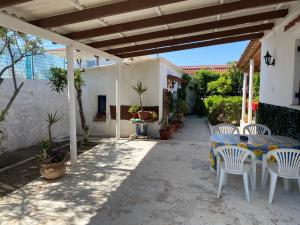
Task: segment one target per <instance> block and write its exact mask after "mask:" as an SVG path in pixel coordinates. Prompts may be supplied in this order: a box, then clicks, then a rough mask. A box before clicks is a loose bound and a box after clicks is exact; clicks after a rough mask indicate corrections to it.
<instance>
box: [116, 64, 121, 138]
mask: <svg viewBox="0 0 300 225" xmlns="http://www.w3.org/2000/svg"><path fill="white" fill-rule="evenodd" d="M116 67H117V73H116V139H117V140H118V139H120V136H121V135H120V130H121V106H120V92H121V63H117V65H116Z"/></svg>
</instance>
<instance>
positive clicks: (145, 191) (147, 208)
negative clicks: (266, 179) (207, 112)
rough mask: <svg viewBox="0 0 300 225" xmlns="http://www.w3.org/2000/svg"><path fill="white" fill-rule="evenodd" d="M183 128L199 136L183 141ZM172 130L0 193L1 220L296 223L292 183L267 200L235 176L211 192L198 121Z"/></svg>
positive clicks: (108, 148) (92, 154)
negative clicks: (248, 191) (165, 137)
mask: <svg viewBox="0 0 300 225" xmlns="http://www.w3.org/2000/svg"><path fill="white" fill-rule="evenodd" d="M197 127H198V128H197ZM190 131H193V132H198V134H199V135H200V136H201V138H199V139H195V138H193V139H192V140H190V141H189V140H188V136H189V134H188V132H190ZM177 135H180V138H181V139H180V138H176V137H175V138H174V139H173V140H171V141H126V140H122V141H120V142H118V143H115V142H114V141H112V140H107V141H104V142H103V144H101V145H99V146H97V147H95V148H93V149H92V150H91V151H88V152H85V153H84V154H82V155H81V156H80V157H79V163H78V165H77V166H76V167H75V168H74V169H72V170H69V171H68V174H67V176H65V177H64V178H62V179H60V180H58V181H55V182H51V183H48V182H46V181H44V180H37V181H34V182H32V183H30V184H28V185H26V186H25V187H24V188H22V189H20V190H17V191H15V192H14V193H12V194H11V195H8V196H6V197H4V198H2V199H1V200H0V218H1V224H5V225H6V224H30V225H34V224H59V225H64V224H89V225H94V224H103V225H112V224H113V225H142V224H145V225H146V224H147V225H168V224H170V225H177V224H178V225H179V224H195V225H196V224H197V225H199V224H222V225H223V224H243V225H247V224H278V225H279V224H285V225H286V224H298V221H299V220H300V216H299V210H300V205H299V203H298V202H299V194H298V193H297V192H296V188H295V187H294V189H293V190H292V192H290V193H286V192H283V191H282V184H281V183H279V185H278V186H279V188H278V193H277V194H276V196H275V199H274V204H273V205H268V203H267V194H266V193H264V192H260V191H258V192H257V193H252V195H251V203H250V204H248V203H246V201H245V197H244V192H243V183H242V179H241V178H240V177H229V183H228V185H227V186H226V187H225V188H224V190H223V194H222V197H221V198H220V199H218V198H217V197H216V184H215V183H216V182H215V179H216V178H215V174H214V173H212V172H211V171H210V169H209V163H208V151H209V143H208V128H207V127H206V124H205V120H204V119H196V118H193V119H190V120H187V121H186V127H185V128H184V129H183V130H182V131H180V132H178V133H177ZM193 135H194V136H195V134H193ZM203 136H205V137H206V138H203ZM296 197H297V198H296Z"/></svg>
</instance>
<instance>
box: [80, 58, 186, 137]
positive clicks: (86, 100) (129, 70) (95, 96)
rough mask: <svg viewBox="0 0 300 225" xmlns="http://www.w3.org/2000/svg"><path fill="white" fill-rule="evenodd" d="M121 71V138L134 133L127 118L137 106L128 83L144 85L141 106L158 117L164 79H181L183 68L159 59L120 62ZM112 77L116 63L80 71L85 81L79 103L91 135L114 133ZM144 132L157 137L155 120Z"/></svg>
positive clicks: (176, 84) (166, 83) (161, 109)
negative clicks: (130, 109) (144, 90)
mask: <svg viewBox="0 0 300 225" xmlns="http://www.w3.org/2000/svg"><path fill="white" fill-rule="evenodd" d="M121 70H122V74H121V82H120V83H121V86H120V97H121V98H120V104H121V122H120V129H121V130H120V133H121V137H129V136H130V135H131V134H133V133H135V125H134V124H132V123H130V121H129V119H130V115H129V116H128V108H129V107H130V106H131V105H135V104H137V105H139V97H138V95H137V93H136V92H135V91H134V90H133V88H132V86H133V85H136V84H137V82H139V81H141V82H142V84H143V86H145V87H147V88H148V90H147V91H146V92H145V94H144V95H143V105H144V107H145V109H149V110H153V111H156V112H157V113H158V116H159V120H160V119H161V118H162V115H163V104H164V103H163V93H164V89H167V88H168V80H169V78H170V77H178V78H181V75H182V74H183V71H182V70H181V69H180V68H179V67H177V66H175V65H173V64H172V63H170V62H169V61H167V60H165V59H163V58H156V59H146V60H141V61H136V62H128V63H125V64H123V65H122V68H121ZM116 76H117V66H116V65H104V66H99V67H92V68H86V70H85V72H84V73H83V79H84V80H85V84H86V85H85V87H84V90H83V104H84V105H83V106H84V110H85V114H86V119H87V122H88V124H89V126H90V134H91V135H92V136H108V137H113V136H115V135H116V129H115V122H116V113H115V106H116V92H115V88H116V87H115V86H116V81H115V80H116ZM168 77H169V78H168ZM177 88H178V83H177V82H176V83H175V87H174V88H173V89H172V90H173V91H174V92H176V91H177ZM97 115H98V116H97ZM80 130H81V129H80V118H79V115H77V131H80ZM148 134H149V135H150V136H153V137H159V123H158V121H156V122H154V123H151V124H149V125H148Z"/></svg>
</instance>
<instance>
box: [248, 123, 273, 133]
mask: <svg viewBox="0 0 300 225" xmlns="http://www.w3.org/2000/svg"><path fill="white" fill-rule="evenodd" d="M243 134H249V135H271V130H270V128H269V127H267V126H265V125H262V124H249V125H247V126H245V127H244V129H243Z"/></svg>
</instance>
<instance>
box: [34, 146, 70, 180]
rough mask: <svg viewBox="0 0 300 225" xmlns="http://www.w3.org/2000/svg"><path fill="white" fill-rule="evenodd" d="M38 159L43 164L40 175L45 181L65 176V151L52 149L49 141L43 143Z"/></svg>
mask: <svg viewBox="0 0 300 225" xmlns="http://www.w3.org/2000/svg"><path fill="white" fill-rule="evenodd" d="M37 158H38V159H39V160H40V162H41V168H40V174H41V175H42V177H44V178H45V179H47V180H53V179H57V178H59V177H62V176H63V175H64V174H65V172H66V164H65V162H66V158H67V154H66V152H65V150H64V149H52V148H51V147H50V144H49V141H43V142H42V149H41V151H40V153H39V154H38V155H37Z"/></svg>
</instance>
